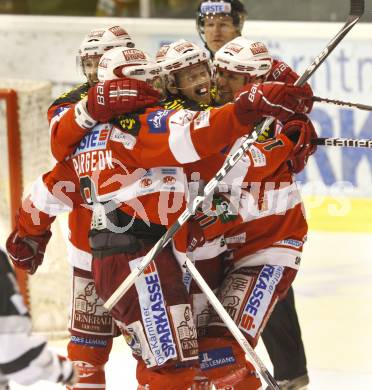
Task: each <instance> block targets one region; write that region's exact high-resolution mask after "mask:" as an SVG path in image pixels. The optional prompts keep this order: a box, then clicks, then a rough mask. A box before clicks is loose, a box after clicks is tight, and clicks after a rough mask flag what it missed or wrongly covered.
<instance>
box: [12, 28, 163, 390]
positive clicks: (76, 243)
mask: <svg viewBox="0 0 372 390" xmlns="http://www.w3.org/2000/svg"><path fill="white" fill-rule="evenodd" d="M113 47H129V48H132V47H134V42H133V41H132V39H131V37H130V36H129V35H128V34H127V32H126V31H125V30H124V29H123V28H122V27H120V26H117V25H113V26H111V27H108V28H98V29H94V30H92V31H90V33H89V34H88V35H87V36H86V37H85V38H84V40H83V42H82V44H81V46H80V49H79V57H78V58H79V65H80V66H81V68H82V71H83V73H84V75H85V76H86V78H87V82H86V83H84V84H82V85H80V86H78V87H77V88H75V89H73V90H72V91H70V92H68V93H65V94H63V95H62V96H61V97H59V98H58V99H57V100H56V101H55V102H54V103H53V104H52V105H51V106H50V108H49V110H48V118H49V121H50V126H51V130H52V131H51V145H52V151H54V154H55V156H57V157H58V153H59V145H60V137H61V132H63V131H66V128H63V129H61V128H60V126H59V123H61V122H63V120H64V119H63V117H64V115H66V114H67V116H68V115H69V109H70V107H71V106H73V107H75V106H74V105H75V104H76V103H78V102H80V105H79V107H83V108H84V105H82V103H83V102H84V101H85V100H86V96H87V95H88V94H89V93H91V94H94V92H95V91H96V90H95V88H94V86H95V84H96V82H97V65H98V61H99V59H100V58H101V56H102V54H103V53H104V52H106V51H107V50H109V49H112V48H113ZM115 86H119V87H120V88H121V89H124V90H125V91H124V92H125V93H123V95H122V96H121V97H118V98H117V99H116V100H115V101H114V102H112V103H113V104H114V105H115V107H111V108H112V109H118V110H119V111H120V112H126V111H132V110H135V109H139V108H141V107H143V106H145V105H151V104H153V103H154V102H157V100H158V99H159V95H158V93H157V92H156V91H154V90H153V89H152V88H150V87H149V86H148V85H147V84H146V83H144V82H141V81H140V80H133V79H123V80H122V81H121V84H120V85H119V84H118V85H111V88H114V87H115ZM82 100H83V102H81V101H82ZM75 110H76V112H77V111H78V109H77V108H76V107H75ZM73 111H74V110H73ZM98 115H99V114H98ZM82 116H83V117H84V115H83V114H81V115H80V117H79V118H80V119H81V117H82ZM92 124H93V120H92ZM67 130H69V129H68V128H67ZM81 131H83V129H81ZM84 131H86V130H84ZM73 136H76V133H73V134H71V132H67V134H66V138H64V139H67V138H69V137H70V138H72V139H73ZM78 136H79V140H80V138H81V135H79V134H78ZM70 173H71V174H70ZM70 173H69V172H68V171H67V172H66V171H65V170H63V169H62V167H61V166H58V165H57V168H56V171H55V172H54V175H55V177H58V178H59V180H60V183H64V184H62V185H60V184H57V183H56V182H54V181H53V176H52V177H51V175H50V174H46V175H44V176H42V177H40V178H39V179H38V180H37V181H36V182H35V183H34V185H33V187H32V190H31V194H30V196H29V197H28V198H27V199H25V201H24V202H23V208H22V209H21V210H20V213H19V220H18V227H17V229H16V230H15V231H14V232H13V233H12V235H11V236H10V238H9V240H8V244H7V249H8V252H9V255H10V256H11V258H12V260H13V262H14V263H15V264H16V266H18V267H21V268H23V269H25V270H27V271H29V273H30V274H33V273H34V272H35V271H36V269H37V267H38V266H39V265H40V264H41V262H42V259H43V256H44V251H45V247H46V245H47V243H48V241H49V239H50V236H51V232H50V225H51V223H52V222H53V221H54V219H55V216H56V215H57V214H59V213H61V212H71V213H70V215H69V230H70V233H71V234H70V242H69V243H68V258H69V262H70V263H71V266H72V267H73V274H74V276H73V279H72V297H71V298H72V304H71V313H70V319H69V330H70V333H71V341H70V342H69V345H68V357H69V359H70V360H72V361H75V362H77V363H76V364H77V365H79V366H81V367H82V368H83V372H82V375H81V376H80V377H79V386H80V385H85V386H90V388H91V389H97V390H98V389H101V388H104V386H105V371H104V367H105V363H106V362H107V360H108V356H109V353H110V350H111V346H112V337H113V336H114V335H117V334H119V333H118V331H117V329H116V327H115V325H114V323H113V321H112V318H111V316H110V315H108V313H107V311H106V310H104V309H103V306H102V303H103V302H102V301H101V300H100V299H98V297H97V295H96V292H95V290H94V289H92V288H91V286H93V285H92V281H93V279H92V276H91V251H90V247H89V243H88V237H87V235H88V231H89V228H90V221H91V210H90V209H89V208H86V207H83V206H82V204H83V200H82V198H81V197H80V194H79V191H78V188H79V183H78V181H76V182H75V183H73V181H74V179H75V180H76V176H75V175H74V172H73V171H71V172H70ZM55 184H56V187H54V185H55ZM64 186H66V187H64ZM71 186H72V187H71ZM57 187H58V188H60V187H61V191H56V188H57ZM75 190H77V193H76V194H74V191H75ZM70 198H71V199H70ZM67 200H68V202H67V204H66V201H67ZM35 216H36V219H33V218H34V217H35ZM82 232H86V234H82ZM92 305H93V306H94V307H92V310H90V312H89V310H88V308H89V307H91V306H92ZM93 309H94V310H93ZM98 324H101V325H98ZM77 386H78V385H77Z"/></svg>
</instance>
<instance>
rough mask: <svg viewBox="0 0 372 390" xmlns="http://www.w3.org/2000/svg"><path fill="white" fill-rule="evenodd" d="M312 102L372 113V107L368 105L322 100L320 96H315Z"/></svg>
mask: <svg viewBox="0 0 372 390" xmlns="http://www.w3.org/2000/svg"><path fill="white" fill-rule="evenodd" d="M312 100H313V101H314V102H320V103H330V104H334V105H336V106H345V107H351V108H357V109H359V110H364V111H372V106H368V105H366V104H360V103H351V102H344V101H342V100H336V99H328V98H322V97H319V96H313V97H312Z"/></svg>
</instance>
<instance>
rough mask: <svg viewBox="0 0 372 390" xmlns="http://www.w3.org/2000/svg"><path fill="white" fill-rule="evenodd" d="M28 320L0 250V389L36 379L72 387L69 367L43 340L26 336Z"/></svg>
mask: <svg viewBox="0 0 372 390" xmlns="http://www.w3.org/2000/svg"><path fill="white" fill-rule="evenodd" d="M30 331H31V319H30V315H29V313H28V310H27V307H26V305H25V304H24V302H23V299H22V297H21V295H20V293H19V291H18V285H17V282H16V278H15V274H14V271H13V268H12V267H11V265H10V263H9V261H8V259H7V257H6V254H5V253H4V252H3V251H2V250H1V249H0V344H1V348H0V390H7V389H9V383H8V381H14V382H16V383H19V384H22V385H31V384H33V383H35V382H37V381H39V380H48V381H51V382H55V383H62V384H69V385H72V384H73V383H74V382H75V381H76V373H75V370H74V368H73V364H72V363H71V362H69V361H68V360H66V359H65V358H64V357H62V356H58V355H57V354H56V353H54V352H52V351H51V350H50V349H49V348H48V346H47V342H46V339H45V338H44V337H42V336H36V335H32V334H30Z"/></svg>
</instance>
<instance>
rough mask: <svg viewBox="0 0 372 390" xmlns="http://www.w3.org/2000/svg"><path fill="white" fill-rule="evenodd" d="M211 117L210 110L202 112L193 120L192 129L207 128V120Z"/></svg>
mask: <svg viewBox="0 0 372 390" xmlns="http://www.w3.org/2000/svg"><path fill="white" fill-rule="evenodd" d="M210 116H211V112H210V110H207V111H202V112H201V113H200V114H199V115H198V116H197V117H196V118H195V119H194V129H195V130H197V129H202V128H204V127H208V126H209V118H210Z"/></svg>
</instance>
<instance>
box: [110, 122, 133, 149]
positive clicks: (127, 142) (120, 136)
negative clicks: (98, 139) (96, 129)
mask: <svg viewBox="0 0 372 390" xmlns="http://www.w3.org/2000/svg"><path fill="white" fill-rule="evenodd" d="M110 140H111V141H114V142H120V143H122V144H123V146H124V148H125V149H128V150H133V148H134V145H135V144H136V142H137V138H136V137H134V136H133V135H131V134H128V133H125V132H123V131H121V130H119V129H117V128H115V127H114V128H113V130H112V132H111V136H110Z"/></svg>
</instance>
